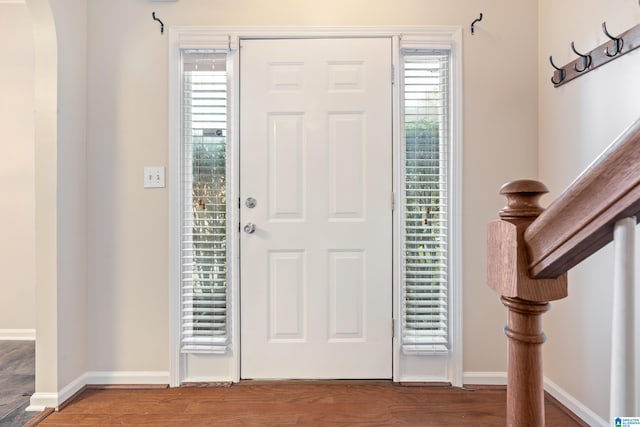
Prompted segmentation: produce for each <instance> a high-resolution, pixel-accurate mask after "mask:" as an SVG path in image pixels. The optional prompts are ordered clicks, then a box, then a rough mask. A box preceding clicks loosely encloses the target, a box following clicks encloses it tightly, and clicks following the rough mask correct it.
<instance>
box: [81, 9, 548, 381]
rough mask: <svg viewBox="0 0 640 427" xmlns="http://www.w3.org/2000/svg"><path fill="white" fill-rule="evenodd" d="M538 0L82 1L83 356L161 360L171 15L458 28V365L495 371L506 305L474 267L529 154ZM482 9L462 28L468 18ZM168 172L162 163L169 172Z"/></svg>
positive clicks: (158, 364)
mask: <svg viewBox="0 0 640 427" xmlns="http://www.w3.org/2000/svg"><path fill="white" fill-rule="evenodd" d="M536 7H537V3H536V2H535V1H524V2H513V1H510V0H486V1H482V2H468V1H464V0H453V1H449V2H442V1H436V0H402V1H400V2H397V1H396V2H371V1H368V0H350V1H348V2H345V1H342V0H327V1H322V2H319V1H300V0H273V1H269V2H265V1H263V0H234V1H222V0H219V1H211V0H188V1H187V0H183V1H179V2H177V3H150V2H147V1H136V2H132V1H130V0H92V1H90V2H88V46H89V49H88V51H89V54H88V128H87V133H88V148H87V150H88V151H87V164H88V171H89V173H88V194H89V196H88V218H89V225H88V229H89V244H88V249H89V258H88V264H89V270H88V277H89V282H88V283H89V284H88V286H89V288H88V309H89V313H90V316H88V320H89V325H88V327H89V346H88V351H89V354H88V358H89V362H88V363H89V369H90V370H94V371H140V370H144V371H148V370H164V371H166V370H167V369H168V360H169V354H168V349H169V337H168V312H169V309H168V306H167V304H168V265H167V263H168V215H167V212H168V206H167V204H168V191H167V190H166V189H164V190H153V191H151V190H144V189H143V188H142V170H143V167H144V166H145V165H167V163H168V129H167V123H168V120H167V112H168V105H167V87H168V82H167V78H168V74H167V67H168V64H167V61H168V45H167V43H168V36H167V35H166V33H165V35H164V36H161V35H160V32H159V25H158V23H157V22H154V21H153V20H152V19H151V12H152V11H156V13H157V15H158V17H159V18H160V19H162V20H163V21H164V22H165V24H166V25H167V27H168V26H172V25H176V26H187V25H270V26H274V25H296V26H300V25H322V26H327V25H461V26H463V27H464V29H465V30H464V114H465V117H464V173H465V176H464V219H463V221H464V225H463V226H464V237H463V239H464V249H463V252H464V257H465V259H464V262H465V264H464V305H465V307H464V353H465V357H464V370H465V371H472V372H496V371H498V372H503V371H505V369H506V368H505V364H506V361H505V359H506V351H505V342H506V341H505V337H504V335H503V332H502V328H503V326H504V323H505V310H504V308H503V307H502V305H501V304H500V302H499V298H498V296H497V295H496V294H493V293H492V292H491V291H490V290H489V289H488V288H487V286H486V280H485V239H486V238H485V233H486V231H485V228H486V224H487V222H489V221H490V220H492V219H494V218H496V215H497V214H496V212H497V210H498V209H499V208H500V207H501V206H502V205H503V203H504V202H503V200H502V199H501V197H499V196H498V195H497V191H498V188H499V187H500V185H502V184H503V183H504V182H506V181H509V180H511V179H515V178H524V177H529V178H531V177H535V176H536V167H537V140H538V134H537V123H538V119H537V111H538V109H537V59H536V52H537V8H536ZM480 12H483V13H484V16H485V17H484V20H483V21H482V22H481V23H480V24H478V25H477V27H476V35H475V36H471V35H470V33H469V30H468V28H469V27H468V26H469V24H470V23H471V21H472V20H473V19H475V18H476V17H477V16H478V14H479V13H480ZM171 172H172V171H168V173H169V174H170V173H171Z"/></svg>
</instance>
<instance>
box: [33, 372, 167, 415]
mask: <svg viewBox="0 0 640 427" xmlns="http://www.w3.org/2000/svg"><path fill="white" fill-rule="evenodd" d="M115 384H127V385H136V384H140V385H146V384H169V372H165V371H140V372H136V371H94V372H86V373H84V374H82V375H81V376H80V377H78V378H76V379H75V380H74V381H72V382H71V383H69V384H67V385H66V386H65V387H64V388H63V389H62V390H60V391H59V392H57V393H39V392H36V393H34V394H33V396H31V401H30V405H29V406H28V407H27V411H35V412H40V411H43V410H44V408H56V409H57V408H58V407H59V406H60V405H61V404H63V403H64V402H65V401H67V400H68V399H70V398H71V397H73V395H74V394H76V393H77V392H78V391H80V390H82V388H83V387H84V386H86V385H115Z"/></svg>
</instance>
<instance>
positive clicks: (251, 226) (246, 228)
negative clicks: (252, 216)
mask: <svg viewBox="0 0 640 427" xmlns="http://www.w3.org/2000/svg"><path fill="white" fill-rule="evenodd" d="M243 230H244V232H245V233H247V234H252V233H253V232H254V231H256V225H255V224H254V223H252V222H248V223H246V224H245V225H244V228H243Z"/></svg>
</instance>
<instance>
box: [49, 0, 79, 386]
mask: <svg viewBox="0 0 640 427" xmlns="http://www.w3.org/2000/svg"><path fill="white" fill-rule="evenodd" d="M51 9H52V12H53V16H54V17H55V23H56V35H57V41H58V133H57V137H58V141H57V146H58V158H57V161H58V164H57V170H58V172H57V196H58V198H57V209H58V216H57V233H58V246H57V258H58V277H57V279H58V295H57V303H58V318H57V321H58V346H59V347H58V357H59V360H58V363H59V365H58V381H59V385H60V386H65V385H67V384H69V383H70V382H71V381H73V380H75V379H77V378H78V377H79V376H80V375H82V374H83V373H85V372H86V370H87V351H86V350H87V333H88V331H87V323H88V321H87V317H88V312H87V270H88V268H87V256H88V255H87V252H88V249H87V244H88V237H87V236H88V233H87V224H88V219H87V199H88V194H87V192H88V186H87V148H86V147H87V68H86V64H87V44H86V43H87V2H86V0H81V1H78V0H52V1H51Z"/></svg>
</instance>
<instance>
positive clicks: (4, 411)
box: [0, 341, 37, 427]
mask: <svg viewBox="0 0 640 427" xmlns="http://www.w3.org/2000/svg"><path fill="white" fill-rule="evenodd" d="M35 354H36V351H35V343H34V342H33V341H0V426H2V427H4V426H22V425H23V424H25V423H26V422H27V421H29V420H30V419H31V418H33V417H35V416H36V415H37V413H34V412H25V411H24V410H25V409H26V407H27V406H29V399H30V398H31V395H32V394H33V392H34V389H35V371H36V368H35Z"/></svg>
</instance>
